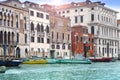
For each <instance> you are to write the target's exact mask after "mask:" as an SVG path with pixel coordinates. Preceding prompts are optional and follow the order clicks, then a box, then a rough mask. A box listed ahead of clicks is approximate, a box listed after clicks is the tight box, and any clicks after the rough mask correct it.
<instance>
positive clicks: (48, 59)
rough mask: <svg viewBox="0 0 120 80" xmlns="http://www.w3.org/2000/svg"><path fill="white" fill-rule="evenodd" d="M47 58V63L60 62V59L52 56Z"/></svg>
mask: <svg viewBox="0 0 120 80" xmlns="http://www.w3.org/2000/svg"><path fill="white" fill-rule="evenodd" d="M45 60H47V64H56V63H59V61H60V60H58V59H51V58H45Z"/></svg>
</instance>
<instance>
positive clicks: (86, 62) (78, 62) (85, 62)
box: [60, 59, 92, 64]
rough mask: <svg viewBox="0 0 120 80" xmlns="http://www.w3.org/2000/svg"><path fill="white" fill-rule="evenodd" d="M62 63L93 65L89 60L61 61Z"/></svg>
mask: <svg viewBox="0 0 120 80" xmlns="http://www.w3.org/2000/svg"><path fill="white" fill-rule="evenodd" d="M60 63H63V64H66V63H70V64H91V63H92V62H91V61H90V60H89V59H84V60H78V59H61V60H60Z"/></svg>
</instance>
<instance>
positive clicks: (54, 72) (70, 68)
mask: <svg viewBox="0 0 120 80" xmlns="http://www.w3.org/2000/svg"><path fill="white" fill-rule="evenodd" d="M0 80H120V62H119V61H117V62H110V63H92V64H44V65H43V64H42V65H25V64H24V65H20V66H19V67H14V68H13V67H11V68H8V69H7V71H6V72H5V73H2V74H0Z"/></svg>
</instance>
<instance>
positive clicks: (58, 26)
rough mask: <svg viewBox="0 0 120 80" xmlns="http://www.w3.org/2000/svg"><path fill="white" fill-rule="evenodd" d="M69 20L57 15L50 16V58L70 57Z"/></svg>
mask: <svg viewBox="0 0 120 80" xmlns="http://www.w3.org/2000/svg"><path fill="white" fill-rule="evenodd" d="M70 53H71V34H70V20H69V19H66V18H63V17H61V16H58V15H50V57H51V58H65V59H68V58H70V57H71V54H70Z"/></svg>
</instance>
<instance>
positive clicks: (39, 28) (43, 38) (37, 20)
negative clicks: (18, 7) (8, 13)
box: [24, 1, 50, 57]
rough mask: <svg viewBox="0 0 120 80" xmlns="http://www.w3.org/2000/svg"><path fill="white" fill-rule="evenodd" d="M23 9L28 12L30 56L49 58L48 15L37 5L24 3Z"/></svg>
mask: <svg viewBox="0 0 120 80" xmlns="http://www.w3.org/2000/svg"><path fill="white" fill-rule="evenodd" d="M24 7H25V8H26V9H28V10H29V17H30V55H31V56H39V57H45V56H47V57H49V52H50V21H49V13H48V12H46V11H45V10H44V9H43V8H42V7H41V6H40V5H39V4H37V3H33V2H29V1H25V2H24Z"/></svg>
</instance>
